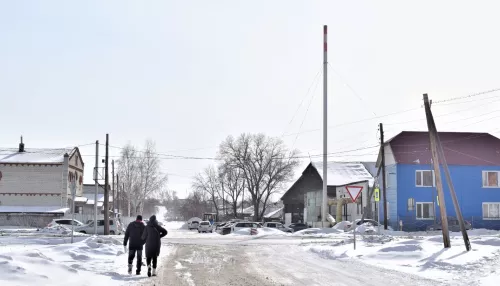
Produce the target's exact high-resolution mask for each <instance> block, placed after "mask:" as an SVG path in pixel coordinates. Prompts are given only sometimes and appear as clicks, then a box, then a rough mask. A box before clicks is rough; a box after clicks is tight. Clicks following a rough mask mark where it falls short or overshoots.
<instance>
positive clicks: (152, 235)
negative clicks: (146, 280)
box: [142, 215, 168, 277]
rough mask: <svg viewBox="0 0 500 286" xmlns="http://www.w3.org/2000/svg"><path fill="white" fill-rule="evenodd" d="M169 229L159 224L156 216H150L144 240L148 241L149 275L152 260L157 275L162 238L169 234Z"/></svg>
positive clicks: (154, 273)
mask: <svg viewBox="0 0 500 286" xmlns="http://www.w3.org/2000/svg"><path fill="white" fill-rule="evenodd" d="M167 233H168V232H167V230H166V229H164V228H163V227H161V226H160V225H158V221H157V220H156V216H154V215H153V216H151V218H149V221H148V224H147V226H146V229H145V230H144V233H143V234H142V240H144V241H146V263H147V264H148V276H149V277H151V261H152V262H153V276H156V264H157V259H158V256H159V255H160V248H161V238H162V237H164V236H165V235H167Z"/></svg>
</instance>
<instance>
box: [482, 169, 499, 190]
mask: <svg viewBox="0 0 500 286" xmlns="http://www.w3.org/2000/svg"><path fill="white" fill-rule="evenodd" d="M498 173H500V172H499V171H483V188H500V184H499V181H498Z"/></svg>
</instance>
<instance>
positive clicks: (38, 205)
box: [0, 138, 84, 223]
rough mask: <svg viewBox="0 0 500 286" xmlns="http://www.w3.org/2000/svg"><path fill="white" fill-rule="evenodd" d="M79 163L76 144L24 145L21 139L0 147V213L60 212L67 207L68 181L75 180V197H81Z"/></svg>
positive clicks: (81, 171)
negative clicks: (59, 146)
mask: <svg viewBox="0 0 500 286" xmlns="http://www.w3.org/2000/svg"><path fill="white" fill-rule="evenodd" d="M83 166H84V163H83V160H82V157H81V154H80V151H79V150H78V148H77V147H75V148H70V149H31V148H24V143H23V142H22V138H21V143H20V144H19V148H16V149H1V150H0V216H1V215H6V214H9V215H12V214H20V213H23V214H38V215H40V214H57V215H63V214H64V213H65V212H67V211H68V209H69V207H70V206H71V198H72V197H71V182H73V181H74V182H75V183H76V197H81V196H82V191H83ZM78 200H79V199H76V200H75V201H78ZM0 223H1V222H0Z"/></svg>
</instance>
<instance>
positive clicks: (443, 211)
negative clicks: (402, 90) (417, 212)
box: [424, 94, 451, 248]
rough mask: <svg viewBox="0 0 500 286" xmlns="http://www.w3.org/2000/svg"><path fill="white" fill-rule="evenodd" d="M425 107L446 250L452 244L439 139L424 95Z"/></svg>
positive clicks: (427, 99) (427, 100)
mask: <svg viewBox="0 0 500 286" xmlns="http://www.w3.org/2000/svg"><path fill="white" fill-rule="evenodd" d="M424 106H425V116H426V118H427V128H428V130H429V141H430V145H431V154H432V165H433V166H434V173H435V174H434V175H435V177H436V189H437V193H438V200H439V212H440V214H441V226H442V229H443V244H444V248H449V247H451V244H450V233H449V231H448V216H447V214H446V202H445V200H444V192H443V183H442V181H441V171H440V169H439V154H438V147H437V142H436V141H437V140H436V139H437V138H436V134H435V131H436V130H435V129H434V128H433V124H432V123H433V122H432V120H433V119H432V113H431V106H430V104H429V98H428V97H427V94H424Z"/></svg>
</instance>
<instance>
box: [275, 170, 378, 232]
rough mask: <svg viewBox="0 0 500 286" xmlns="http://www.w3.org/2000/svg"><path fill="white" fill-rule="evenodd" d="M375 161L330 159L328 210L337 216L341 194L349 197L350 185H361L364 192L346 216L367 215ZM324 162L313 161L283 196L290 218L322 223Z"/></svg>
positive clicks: (315, 223) (298, 220)
mask: <svg viewBox="0 0 500 286" xmlns="http://www.w3.org/2000/svg"><path fill="white" fill-rule="evenodd" d="M374 166H375V163H355V162H328V164H327V171H328V173H327V198H328V205H329V207H328V210H327V213H329V214H331V215H332V216H333V217H334V218H335V219H337V218H336V210H337V204H336V200H337V197H339V198H349V197H348V193H347V191H346V187H350V186H354V187H359V188H360V190H361V193H360V195H359V197H358V198H357V200H356V202H355V203H352V202H349V203H348V204H346V205H345V206H344V209H343V210H342V219H343V220H349V221H352V220H355V219H358V218H361V216H362V215H363V207H366V202H367V198H368V192H369V190H370V188H372V187H373V183H374V175H375V174H374V173H373V174H372V173H370V171H369V170H372V172H373V171H374V169H375V167H374ZM322 194H323V163H322V162H311V163H310V164H309V165H308V166H307V167H306V168H305V170H304V171H303V172H302V175H301V176H300V178H299V179H298V180H297V181H295V183H294V184H293V185H292V186H291V187H290V188H289V189H288V191H287V192H286V193H285V194H284V195H283V196H282V198H281V200H282V201H283V204H284V210H283V212H284V214H285V223H287V221H286V220H287V219H286V216H289V219H290V222H292V223H297V222H303V223H304V222H306V223H308V224H309V225H314V226H319V225H320V224H321V203H322V202H323V197H322Z"/></svg>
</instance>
